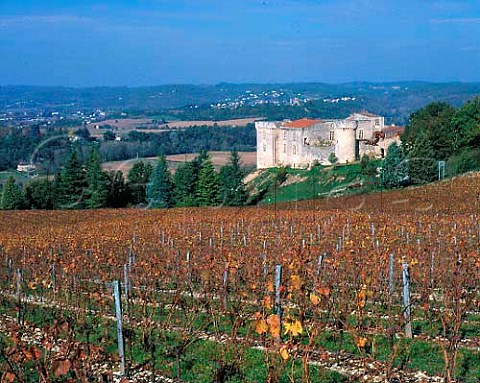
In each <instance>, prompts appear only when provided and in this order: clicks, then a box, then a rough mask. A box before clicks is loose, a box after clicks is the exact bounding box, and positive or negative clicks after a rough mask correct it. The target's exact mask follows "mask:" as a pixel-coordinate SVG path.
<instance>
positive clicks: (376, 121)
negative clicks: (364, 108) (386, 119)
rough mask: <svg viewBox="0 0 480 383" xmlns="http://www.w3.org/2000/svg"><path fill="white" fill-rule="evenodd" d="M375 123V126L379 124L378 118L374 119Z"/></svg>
mask: <svg viewBox="0 0 480 383" xmlns="http://www.w3.org/2000/svg"><path fill="white" fill-rule="evenodd" d="M375 125H376V126H378V125H380V119H379V118H377V119H375Z"/></svg>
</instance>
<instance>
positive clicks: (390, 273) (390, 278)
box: [388, 253, 394, 307]
mask: <svg viewBox="0 0 480 383" xmlns="http://www.w3.org/2000/svg"><path fill="white" fill-rule="evenodd" d="M389 260H390V263H389V271H388V306H389V307H390V306H391V305H392V296H393V266H394V257H393V253H390V257H389Z"/></svg>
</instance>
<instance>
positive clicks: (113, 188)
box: [106, 170, 130, 208]
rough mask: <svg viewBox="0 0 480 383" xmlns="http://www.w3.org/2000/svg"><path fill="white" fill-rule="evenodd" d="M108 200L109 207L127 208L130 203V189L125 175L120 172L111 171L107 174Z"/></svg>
mask: <svg viewBox="0 0 480 383" xmlns="http://www.w3.org/2000/svg"><path fill="white" fill-rule="evenodd" d="M106 178H107V189H108V198H107V205H108V206H109V207H114V208H118V207H125V206H127V204H128V201H129V197H130V196H129V194H128V189H127V186H126V184H125V178H124V177H123V173H122V172H121V171H120V170H119V171H116V172H114V171H110V172H108V173H107V174H106Z"/></svg>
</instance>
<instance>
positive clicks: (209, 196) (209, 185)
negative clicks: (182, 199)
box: [195, 158, 220, 206]
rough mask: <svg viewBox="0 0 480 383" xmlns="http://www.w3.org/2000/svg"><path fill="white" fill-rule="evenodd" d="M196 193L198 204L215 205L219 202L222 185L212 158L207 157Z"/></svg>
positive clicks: (199, 176) (201, 170) (199, 175)
mask: <svg viewBox="0 0 480 383" xmlns="http://www.w3.org/2000/svg"><path fill="white" fill-rule="evenodd" d="M195 194H196V200H197V204H198V206H215V205H217V204H218V202H219V195H220V186H219V180H218V175H217V173H216V172H215V168H214V167H213V164H212V161H211V160H210V158H207V159H206V160H205V161H204V162H203V164H202V166H201V168H200V173H199V174H198V184H197V190H196V193H195Z"/></svg>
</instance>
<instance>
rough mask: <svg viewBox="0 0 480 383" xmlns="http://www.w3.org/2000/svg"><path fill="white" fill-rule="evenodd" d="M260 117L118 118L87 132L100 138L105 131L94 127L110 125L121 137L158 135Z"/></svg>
mask: <svg viewBox="0 0 480 383" xmlns="http://www.w3.org/2000/svg"><path fill="white" fill-rule="evenodd" d="M262 119H263V118H261V117H252V118H240V119H236V120H223V121H201V120H198V121H170V122H168V123H166V124H159V123H152V119H150V118H120V119H111V120H105V121H100V122H97V123H94V124H91V125H89V128H88V129H89V131H90V134H91V135H92V136H95V137H97V136H101V135H103V133H104V132H105V129H96V128H95V126H97V125H98V126H102V125H110V126H111V127H113V128H114V129H115V132H116V133H118V134H120V135H122V134H127V133H128V132H129V131H131V130H134V129H135V130H136V131H138V132H146V133H159V132H164V131H166V130H169V129H185V128H188V127H190V126H201V125H206V126H233V127H240V126H246V125H247V124H251V123H254V122H255V121H259V120H262Z"/></svg>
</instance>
